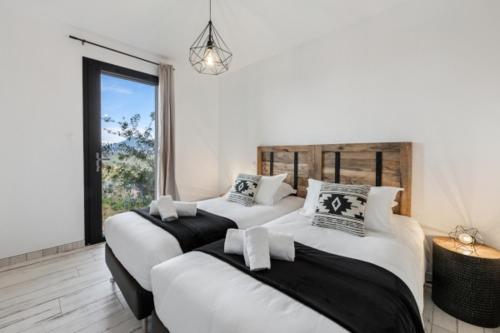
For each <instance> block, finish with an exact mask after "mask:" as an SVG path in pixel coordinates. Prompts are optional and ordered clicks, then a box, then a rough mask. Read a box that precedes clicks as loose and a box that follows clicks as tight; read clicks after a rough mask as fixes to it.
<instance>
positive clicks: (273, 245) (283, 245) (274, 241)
mask: <svg viewBox="0 0 500 333" xmlns="http://www.w3.org/2000/svg"><path fill="white" fill-rule="evenodd" d="M269 253H270V254H271V258H273V259H279V260H284V261H294V260H295V243H294V239H293V236H291V235H287V234H283V233H278V232H269Z"/></svg>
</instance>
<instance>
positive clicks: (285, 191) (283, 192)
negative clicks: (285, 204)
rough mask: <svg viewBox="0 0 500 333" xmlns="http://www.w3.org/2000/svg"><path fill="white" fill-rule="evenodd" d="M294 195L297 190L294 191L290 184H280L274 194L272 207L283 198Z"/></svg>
mask: <svg viewBox="0 0 500 333" xmlns="http://www.w3.org/2000/svg"><path fill="white" fill-rule="evenodd" d="M295 193H297V190H294V189H293V187H291V186H290V184H287V183H281V185H280V187H278V190H277V191H276V193H275V194H274V197H273V205H276V204H277V203H278V202H280V201H281V200H282V199H283V198H285V197H287V196H289V195H291V194H295Z"/></svg>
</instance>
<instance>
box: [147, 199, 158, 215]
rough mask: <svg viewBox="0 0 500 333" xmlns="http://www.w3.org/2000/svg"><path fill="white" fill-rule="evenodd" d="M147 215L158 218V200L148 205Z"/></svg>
mask: <svg viewBox="0 0 500 333" xmlns="http://www.w3.org/2000/svg"><path fill="white" fill-rule="evenodd" d="M149 215H156V216H160V211H159V210H158V200H153V201H151V203H150V204H149Z"/></svg>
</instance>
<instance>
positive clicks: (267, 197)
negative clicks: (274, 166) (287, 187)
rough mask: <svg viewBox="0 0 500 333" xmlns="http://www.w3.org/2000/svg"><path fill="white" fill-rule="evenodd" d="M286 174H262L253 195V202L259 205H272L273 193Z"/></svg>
mask: <svg viewBox="0 0 500 333" xmlns="http://www.w3.org/2000/svg"><path fill="white" fill-rule="evenodd" d="M287 175H288V174H286V173H283V174H280V175H276V176H262V177H261V178H260V181H259V187H258V188H257V194H256V195H255V202H256V203H258V204H261V205H268V206H272V205H273V203H274V195H275V194H276V192H277V191H278V189H279V187H280V185H281V183H283V180H285V178H286V176H287Z"/></svg>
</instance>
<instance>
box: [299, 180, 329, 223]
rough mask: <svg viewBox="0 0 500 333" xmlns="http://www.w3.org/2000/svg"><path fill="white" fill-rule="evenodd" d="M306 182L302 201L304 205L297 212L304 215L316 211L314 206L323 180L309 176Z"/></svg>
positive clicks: (311, 214)
mask: <svg viewBox="0 0 500 333" xmlns="http://www.w3.org/2000/svg"><path fill="white" fill-rule="evenodd" d="M307 182H308V185H309V186H308V187H307V195H306V200H305V201H304V206H303V207H302V209H301V210H300V212H299V214H301V215H304V216H313V215H314V212H315V211H316V206H317V205H318V199H319V192H320V191H321V185H322V184H323V183H324V182H322V181H321V180H316V179H312V178H309V179H308V180H307Z"/></svg>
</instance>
